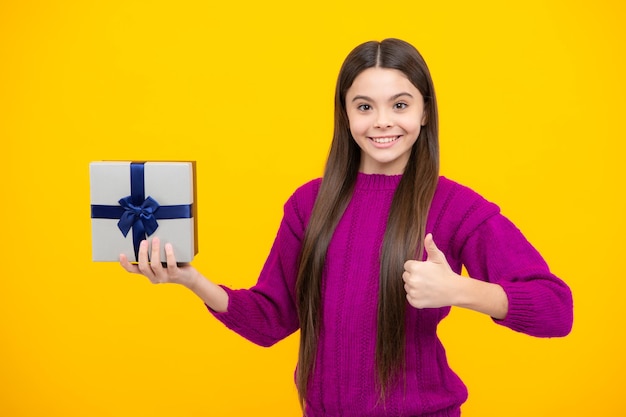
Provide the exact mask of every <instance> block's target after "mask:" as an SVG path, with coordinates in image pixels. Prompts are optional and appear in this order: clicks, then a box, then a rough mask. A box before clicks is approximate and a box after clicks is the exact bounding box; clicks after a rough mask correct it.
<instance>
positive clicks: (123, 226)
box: [91, 162, 193, 260]
mask: <svg viewBox="0 0 626 417" xmlns="http://www.w3.org/2000/svg"><path fill="white" fill-rule="evenodd" d="M192 217H193V212H192V205H191V204H181V205H175V206H161V205H159V203H157V202H156V200H155V199H153V198H152V197H150V196H148V198H146V197H145V190H144V163H143V162H132V163H131V164H130V195H129V196H127V197H124V198H121V199H120V200H119V206H105V205H99V204H92V205H91V218H92V219H119V221H118V222H117V227H118V228H119V229H120V231H121V232H122V235H124V237H126V236H127V235H128V232H129V231H130V230H131V229H132V231H133V248H134V250H135V260H139V244H140V243H141V241H142V240H144V239H145V238H146V237H147V236H150V235H152V234H153V233H154V232H155V231H156V230H157V228H158V227H159V224H158V222H157V219H158V220H171V219H190V218H192Z"/></svg>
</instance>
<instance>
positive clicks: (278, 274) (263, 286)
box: [207, 184, 314, 346]
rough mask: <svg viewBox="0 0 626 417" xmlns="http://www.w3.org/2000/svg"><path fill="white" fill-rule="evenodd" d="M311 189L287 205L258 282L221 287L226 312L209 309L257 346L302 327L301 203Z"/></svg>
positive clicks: (310, 198) (304, 219) (303, 224)
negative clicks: (299, 304)
mask: <svg viewBox="0 0 626 417" xmlns="http://www.w3.org/2000/svg"><path fill="white" fill-rule="evenodd" d="M311 185H312V184H311ZM312 188H313V187H311V186H310V185H308V186H303V187H302V188H301V189H300V190H299V191H300V193H298V192H296V193H294V195H292V196H291V198H290V199H289V200H288V201H287V203H286V204H285V207H284V216H283V219H282V221H281V224H280V227H279V229H278V232H277V235H276V238H275V240H274V243H273V245H272V248H271V250H270V253H269V255H268V257H267V260H266V261H265V264H264V266H263V269H262V270H261V274H260V275H259V279H258V281H257V283H256V284H255V285H254V286H253V287H252V288H249V289H231V288H229V287H226V286H222V288H224V290H225V291H226V292H227V293H228V307H227V311H226V312H216V311H214V310H212V309H210V308H209V312H211V314H213V315H214V316H215V317H216V318H217V319H218V320H219V321H221V322H222V323H223V324H224V325H226V327H228V328H229V329H231V330H233V331H234V332H236V333H238V334H239V335H241V336H243V337H244V338H246V339H248V340H250V341H251V342H253V343H256V344H258V345H261V346H271V345H273V344H275V343H277V342H279V341H280V340H282V339H284V338H285V337H287V336H289V335H290V334H292V333H293V332H295V331H296V330H297V329H298V328H299V322H298V315H297V310H296V304H295V283H296V278H297V273H298V258H299V256H300V249H301V245H302V239H303V237H304V231H305V228H306V224H307V222H308V218H307V215H306V210H302V208H301V206H303V205H306V206H308V205H311V204H312V201H313V200H314V194H313V192H311V191H314V190H312ZM307 190H308V191H309V192H307ZM298 197H300V198H298ZM298 200H301V201H298ZM302 200H304V201H302ZM306 206H305V207H306ZM207 308H208V307H207Z"/></svg>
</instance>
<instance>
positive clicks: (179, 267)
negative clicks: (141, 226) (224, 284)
mask: <svg viewBox="0 0 626 417" xmlns="http://www.w3.org/2000/svg"><path fill="white" fill-rule="evenodd" d="M160 249H161V242H160V240H159V238H158V237H155V238H153V239H152V251H151V256H150V258H148V241H147V240H144V241H142V242H141V244H140V245H139V255H138V257H139V260H138V263H137V264H132V263H131V262H130V261H129V260H128V258H127V257H126V255H124V254H121V255H120V264H121V265H122V268H124V269H125V270H126V271H128V272H130V273H133V274H140V275H144V276H146V277H147V278H148V279H149V280H150V282H152V283H153V284H162V283H174V284H181V285H184V286H185V287H187V288H190V289H193V287H194V285H195V283H196V282H197V281H198V279H199V278H200V274H199V273H198V271H197V270H196V269H195V268H194V267H193V266H191V265H190V264H177V263H176V258H175V256H174V249H173V248H172V245H171V244H170V243H166V244H165V259H166V266H163V264H162V263H161V250H160ZM148 259H150V260H151V261H150V260H148Z"/></svg>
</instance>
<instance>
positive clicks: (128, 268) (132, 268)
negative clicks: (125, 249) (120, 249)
mask: <svg viewBox="0 0 626 417" xmlns="http://www.w3.org/2000/svg"><path fill="white" fill-rule="evenodd" d="M120 265H122V268H124V269H125V270H126V271H128V272H130V273H133V274H139V273H140V272H139V268H138V267H137V265H133V264H131V263H130V261H129V260H128V257H127V256H126V255H124V254H123V253H121V254H120Z"/></svg>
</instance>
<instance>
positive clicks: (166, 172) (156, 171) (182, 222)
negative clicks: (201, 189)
mask: <svg viewBox="0 0 626 417" xmlns="http://www.w3.org/2000/svg"><path fill="white" fill-rule="evenodd" d="M89 170H90V184H91V235H92V259H93V260H94V261H104V262H106V261H114V262H117V261H119V255H120V254H121V253H123V254H125V255H126V256H127V257H128V259H129V260H131V261H137V256H136V252H137V250H138V247H139V242H140V241H141V240H143V239H148V242H151V241H152V238H154V237H157V236H158V237H159V239H160V241H161V261H163V262H164V261H165V250H164V246H165V243H171V244H172V245H173V247H174V254H175V256H176V261H177V262H191V260H193V257H194V256H195V255H196V254H197V253H198V245H197V222H196V198H195V197H196V187H195V163H194V162H160V161H159V162H157V161H154V162H152V161H149V162H131V161H115V162H113V161H102V162H91V163H90V164H89ZM148 253H150V251H149V252H148Z"/></svg>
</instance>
